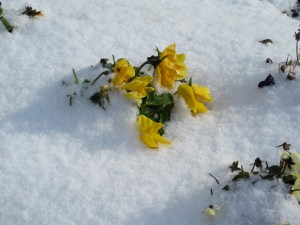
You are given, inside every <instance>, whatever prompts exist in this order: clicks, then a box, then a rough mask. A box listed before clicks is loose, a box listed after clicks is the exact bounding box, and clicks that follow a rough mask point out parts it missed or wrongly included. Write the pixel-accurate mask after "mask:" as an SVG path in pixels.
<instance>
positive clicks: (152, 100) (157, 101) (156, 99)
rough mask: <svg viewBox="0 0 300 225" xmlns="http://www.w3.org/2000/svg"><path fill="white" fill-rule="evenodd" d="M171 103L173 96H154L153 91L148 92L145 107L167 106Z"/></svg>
mask: <svg viewBox="0 0 300 225" xmlns="http://www.w3.org/2000/svg"><path fill="white" fill-rule="evenodd" d="M172 103H173V96H172V95H171V94H170V93H165V94H161V95H157V94H155V92H154V91H152V92H150V93H149V94H148V95H147V97H146V102H145V104H146V105H154V106H161V105H169V104H172Z"/></svg>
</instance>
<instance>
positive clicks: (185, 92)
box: [177, 84, 197, 112]
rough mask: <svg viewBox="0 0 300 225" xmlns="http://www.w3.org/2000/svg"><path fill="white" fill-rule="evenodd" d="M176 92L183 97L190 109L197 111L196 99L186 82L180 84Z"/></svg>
mask: <svg viewBox="0 0 300 225" xmlns="http://www.w3.org/2000/svg"><path fill="white" fill-rule="evenodd" d="M177 93H178V94H179V95H180V96H181V97H183V99H184V100H185V102H186V104H187V105H188V107H189V108H190V110H192V111H193V112H197V106H196V100H195V96H194V93H193V89H192V87H191V86H189V85H188V84H181V85H179V87H178V89H177Z"/></svg>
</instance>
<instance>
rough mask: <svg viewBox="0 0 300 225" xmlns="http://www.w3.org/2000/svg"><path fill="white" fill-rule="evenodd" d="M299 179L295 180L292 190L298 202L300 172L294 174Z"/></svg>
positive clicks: (299, 199) (299, 200) (299, 195)
mask: <svg viewBox="0 0 300 225" xmlns="http://www.w3.org/2000/svg"><path fill="white" fill-rule="evenodd" d="M293 175H294V176H295V177H296V178H297V179H296V181H295V184H294V186H293V187H292V189H291V191H292V194H293V195H294V196H295V197H296V198H297V200H298V202H300V174H298V173H297V174H293Z"/></svg>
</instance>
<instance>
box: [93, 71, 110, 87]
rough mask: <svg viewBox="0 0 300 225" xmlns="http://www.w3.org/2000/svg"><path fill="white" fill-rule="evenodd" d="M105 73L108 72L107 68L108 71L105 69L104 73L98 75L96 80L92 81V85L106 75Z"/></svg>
mask: <svg viewBox="0 0 300 225" xmlns="http://www.w3.org/2000/svg"><path fill="white" fill-rule="evenodd" d="M104 74H108V73H107V70H106V71H103V72H102V73H100V75H99V76H98V77H96V78H95V80H94V81H93V82H92V85H94V84H95V83H96V81H97V80H99V79H100V77H102V75H104Z"/></svg>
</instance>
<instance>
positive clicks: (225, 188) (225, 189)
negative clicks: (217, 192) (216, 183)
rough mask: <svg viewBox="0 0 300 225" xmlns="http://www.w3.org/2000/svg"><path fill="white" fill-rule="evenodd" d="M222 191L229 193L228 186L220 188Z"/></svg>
mask: <svg viewBox="0 0 300 225" xmlns="http://www.w3.org/2000/svg"><path fill="white" fill-rule="evenodd" d="M222 190H223V191H229V190H230V189H229V185H228V184H227V185H226V186H225V187H223V188H222Z"/></svg>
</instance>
